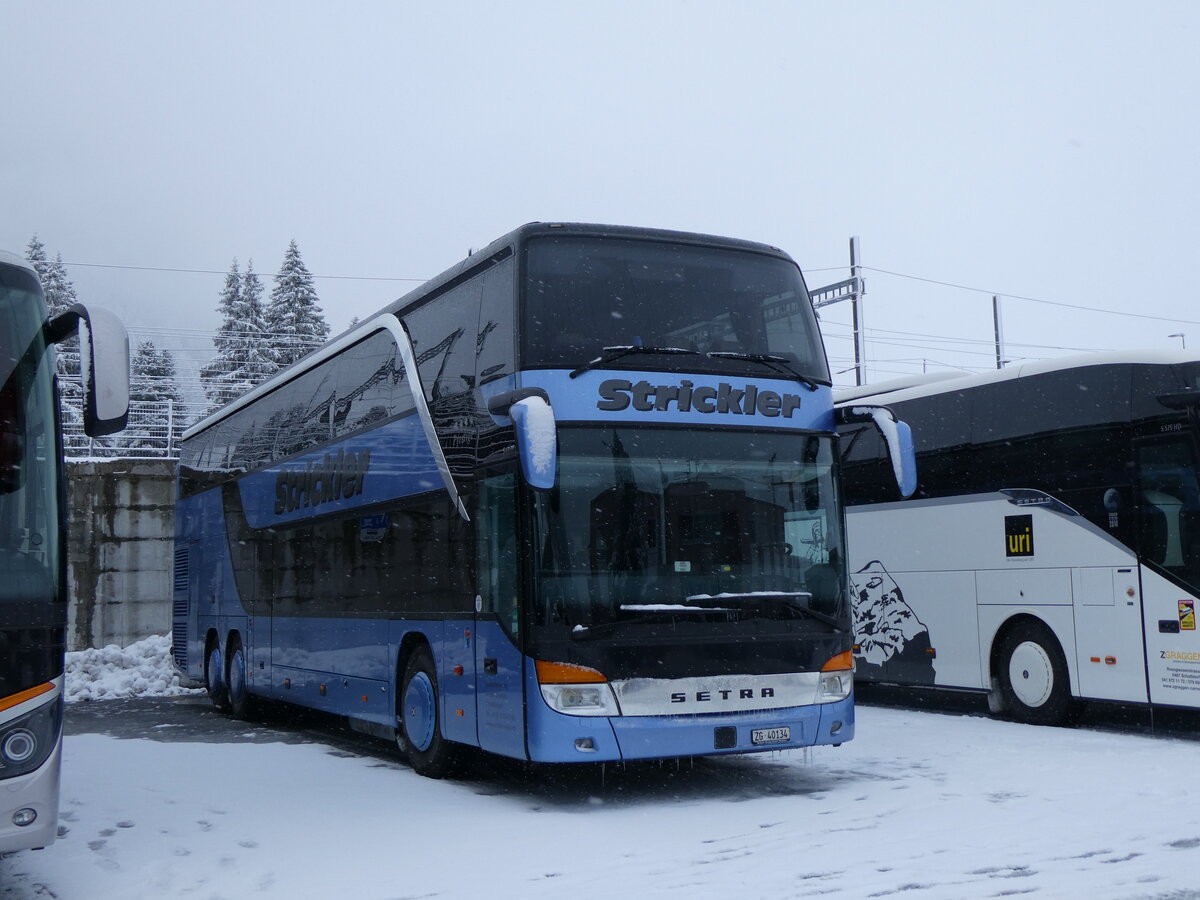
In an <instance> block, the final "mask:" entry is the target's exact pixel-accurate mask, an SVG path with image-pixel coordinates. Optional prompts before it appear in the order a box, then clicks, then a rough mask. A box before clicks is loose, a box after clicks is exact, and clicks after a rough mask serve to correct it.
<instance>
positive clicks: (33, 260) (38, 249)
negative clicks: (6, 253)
mask: <svg viewBox="0 0 1200 900" xmlns="http://www.w3.org/2000/svg"><path fill="white" fill-rule="evenodd" d="M25 258H26V259H27V260H29V263H30V265H32V266H33V271H35V272H37V277H38V279H39V280H41V281H45V280H46V270H47V269H48V268H49V267H50V260H49V258H48V257H47V256H46V245H45V244H43V243H42V242H41V241H40V240H38V236H37V235H36V234H35V235H34V236H33V237H31V238H30V239H29V246H28V247H26V248H25Z"/></svg>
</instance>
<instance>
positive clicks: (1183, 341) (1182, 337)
mask: <svg viewBox="0 0 1200 900" xmlns="http://www.w3.org/2000/svg"><path fill="white" fill-rule="evenodd" d="M1167 337H1177V338H1179V349H1181V350H1186V349H1187V335H1186V334H1184V332H1182V331H1177V332H1175V333H1174V334H1168V335H1167Z"/></svg>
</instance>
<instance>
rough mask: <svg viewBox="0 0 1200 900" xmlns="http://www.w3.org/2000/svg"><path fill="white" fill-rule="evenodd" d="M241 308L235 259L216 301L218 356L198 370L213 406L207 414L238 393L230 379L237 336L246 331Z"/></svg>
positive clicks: (233, 369) (236, 365)
mask: <svg viewBox="0 0 1200 900" xmlns="http://www.w3.org/2000/svg"><path fill="white" fill-rule="evenodd" d="M243 305H244V304H243V301H242V274H241V272H239V271H238V263H237V260H236V259H235V260H234V261H233V265H231V266H230V267H229V272H228V273H226V275H225V285H224V287H222V288H221V296H220V298H219V299H218V300H217V312H219V313H220V314H221V324H220V325H219V326H218V327H217V334H216V337H214V338H213V345H214V346H215V347H216V348H217V353H216V355H215V356H214V357H213V358H212V359H211V360H210V361H209V362H207V363H206V364H204V365H203V366H201V367H200V384H201V386H203V388H204V394H205V396H206V397H208V399H209V402H210V403H211V404H212V405H211V406H210V408H209V411H210V412H211V411H212V410H215V409H217V408H219V407H222V406H224V405H225V404H226V403H228V402H230V401H231V400H233V399H234V398H235V397H237V396H238V394H239V393H240V392H239V391H238V390H237V388H236V385H235V383H234V381H233V379H232V377H231V376H232V375H233V373H234V372H235V371H236V370H237V368H238V359H237V356H238V350H239V349H240V347H239V342H240V335H241V333H242V332H243V331H245V330H246V327H247V325H246V323H245V322H243V321H242V320H241V315H242V310H243Z"/></svg>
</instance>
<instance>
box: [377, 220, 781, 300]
mask: <svg viewBox="0 0 1200 900" xmlns="http://www.w3.org/2000/svg"><path fill="white" fill-rule="evenodd" d="M541 235H555V236H561V235H578V236H590V237H615V238H631V239H640V240H660V241H673V242H675V243H679V244H693V245H696V246H703V247H725V248H728V249H734V250H749V251H752V252H755V253H766V254H768V255H770V256H778V257H781V258H783V259H787V260H791V259H792V258H791V257H790V256H789V255H788V254H787V253H785V252H784V251H782V250H780V249H779V248H778V247H772V246H771V245H769V244H760V243H757V242H755V241H744V240H741V239H739V238H728V237H720V236H718V235H714V234H698V233H695V232H690V231H669V230H667V229H663V228H639V227H636V226H632V225H594V224H588V223H583V222H528V223H526V224H525V225H522V226H521V227H519V228H514V229H513V230H512V231H510V232H509V233H508V234H506V235H503V236H502V237H498V238H496V240H494V241H492V242H491V243H490V244H488V245H487V246H486V247H484V248H483V249H482V250H476V251H474V252H472V253H471V255H470V256H468V257H466V258H465V259H463V260H461V261H460V262H458V263H456V264H455V265H453V266H451V267H450V268H449V269H447V270H446V271H444V272H442V273H441V274H440V275H436V276H434V277H433V278H431V279H429V281H427V282H425V283H424V284H422V285H421V286H419V287H416V288H413V290H411V291H409V292H408V293H407V294H405V295H404V296H403V297H401V298H400V299H399V300H396V301H395V302H393V303H390V304H388V305H387V306H386V307H384V309H383V310H382V312H392V313H396V312H400V311H402V310H404V309H406V308H407V307H409V306H412V305H413V304H414V303H417V302H419V301H420V300H421V299H422V298H424V297H425V296H426V295H427V294H431V293H435V292H436V291H437V290H438V289H439V288H441V287H442V286H443V285H445V284H447V283H449V282H452V281H454V280H456V279H457V278H459V277H460V276H461V275H463V274H464V273H466V272H468V271H470V270H471V269H474V268H475V267H476V266H478V265H479V264H480V263H483V262H485V261H486V260H490V259H492V258H493V257H496V256H498V255H501V254H507V253H510V252H512V251H513V249H514V248H515V247H516V246H517V245H518V244H520V243H523V242H524V241H527V240H529V239H530V238H532V237H538V236H541Z"/></svg>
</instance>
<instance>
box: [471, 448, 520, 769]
mask: <svg viewBox="0 0 1200 900" xmlns="http://www.w3.org/2000/svg"><path fill="white" fill-rule="evenodd" d="M517 484H518V478H517V476H516V474H515V473H514V472H511V471H510V472H507V473H505V474H496V473H489V474H488V475H487V476H486V477H485V478H484V479H483V480H482V481H481V482H480V484H479V494H478V496H479V501H478V505H477V508H476V510H475V534H476V539H475V547H476V554H477V558H476V563H477V564H476V567H475V569H476V571H477V572H478V576H477V577H478V585H477V592H476V596H475V685H476V689H475V695H476V716H477V721H478V727H479V746H480V747H482V748H483V749H484V750H490V751H492V752H494V753H499V754H502V755H504V756H510V757H515V758H518V759H524V758H525V757H526V753H525V695H524V679H523V677H522V676H523V672H524V668H523V657H522V654H521V650H520V634H521V620H520V604H519V602H518V591H519V585H520V577H519V560H520V553H519V551H518V540H519V534H518V531H517Z"/></svg>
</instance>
